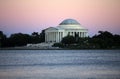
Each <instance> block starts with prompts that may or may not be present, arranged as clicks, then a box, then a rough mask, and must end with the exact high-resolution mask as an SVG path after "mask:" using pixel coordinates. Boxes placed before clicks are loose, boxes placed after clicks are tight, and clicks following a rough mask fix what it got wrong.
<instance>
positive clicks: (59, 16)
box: [0, 0, 120, 36]
mask: <svg viewBox="0 0 120 79" xmlns="http://www.w3.org/2000/svg"><path fill="white" fill-rule="evenodd" d="M69 18H72V19H75V20H77V21H78V22H79V23H80V24H81V25H82V26H83V27H85V28H87V29H88V30H89V36H93V35H95V34H97V32H98V31H99V30H102V31H109V32H111V33H113V34H120V31H119V30H120V0H0V30H1V31H3V32H4V33H5V34H7V35H10V34H13V33H19V32H21V33H28V34H31V33H32V32H41V30H43V29H46V28H48V27H56V26H58V25H59V24H60V23H61V22H62V21H63V20H65V19H69Z"/></svg>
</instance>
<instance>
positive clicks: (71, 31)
mask: <svg viewBox="0 0 120 79" xmlns="http://www.w3.org/2000/svg"><path fill="white" fill-rule="evenodd" d="M67 35H71V36H78V37H87V36H88V30H87V29H85V28H84V27H83V26H82V25H81V24H80V23H79V22H77V21H76V20H74V19H66V20H64V21H62V22H61V23H60V24H59V25H58V26H57V27H49V28H47V29H45V42H48V43H49V42H52V43H54V42H57V43H59V42H61V40H62V38H63V37H65V36H67Z"/></svg>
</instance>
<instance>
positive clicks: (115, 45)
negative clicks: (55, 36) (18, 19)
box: [53, 31, 120, 49]
mask: <svg viewBox="0 0 120 79" xmlns="http://www.w3.org/2000/svg"><path fill="white" fill-rule="evenodd" d="M53 46H55V47H61V48H72V49H120V35H117V34H115V35H113V34H112V33H110V32H108V31H99V32H98V35H94V36H93V37H85V38H81V37H78V36H77V35H76V36H75V37H74V36H70V35H68V36H66V37H64V38H63V39H62V41H61V43H55V44H54V45H53Z"/></svg>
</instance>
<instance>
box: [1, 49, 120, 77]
mask: <svg viewBox="0 0 120 79" xmlns="http://www.w3.org/2000/svg"><path fill="white" fill-rule="evenodd" d="M0 79H120V50H0Z"/></svg>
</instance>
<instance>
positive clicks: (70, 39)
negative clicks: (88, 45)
mask: <svg viewBox="0 0 120 79" xmlns="http://www.w3.org/2000/svg"><path fill="white" fill-rule="evenodd" d="M75 40H76V39H75V37H73V36H66V37H64V38H63V39H62V41H61V42H62V43H63V44H74V43H75V42H76V41H75Z"/></svg>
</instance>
